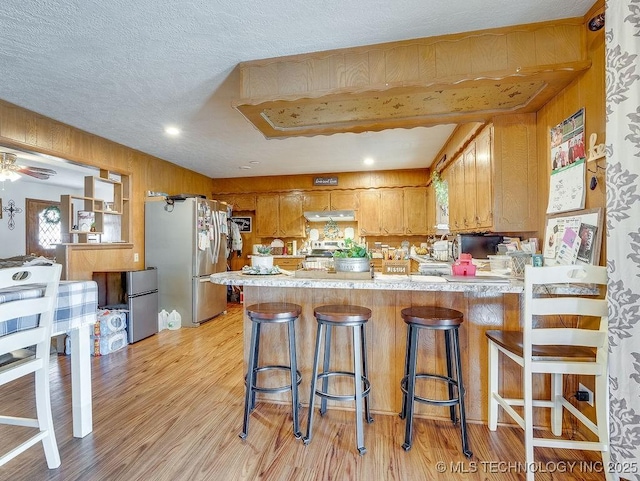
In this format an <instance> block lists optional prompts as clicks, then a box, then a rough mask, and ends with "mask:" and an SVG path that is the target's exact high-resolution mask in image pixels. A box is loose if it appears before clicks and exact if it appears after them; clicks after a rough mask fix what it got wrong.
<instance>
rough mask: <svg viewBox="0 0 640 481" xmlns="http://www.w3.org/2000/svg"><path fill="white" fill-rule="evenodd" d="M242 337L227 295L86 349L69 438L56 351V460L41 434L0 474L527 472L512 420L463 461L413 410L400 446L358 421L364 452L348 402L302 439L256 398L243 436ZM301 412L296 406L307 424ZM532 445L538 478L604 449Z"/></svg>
mask: <svg viewBox="0 0 640 481" xmlns="http://www.w3.org/2000/svg"><path fill="white" fill-rule="evenodd" d="M241 343H242V310H241V306H239V305H233V304H230V305H229V310H228V313H227V314H226V315H223V316H221V317H219V318H217V319H215V320H213V321H211V322H208V323H206V324H203V325H202V326H200V327H199V328H197V329H180V330H178V331H162V332H161V333H159V334H158V335H156V336H152V337H151V338H148V339H145V340H143V341H140V342H138V343H136V344H134V345H131V346H128V347H127V348H126V349H123V350H121V351H118V352H115V353H112V354H110V355H108V356H103V357H97V358H92V363H93V403H94V404H93V420H94V430H93V433H91V434H90V435H88V436H86V437H85V438H83V439H76V438H74V437H72V433H71V400H70V395H71V394H70V377H69V371H70V363H69V359H68V358H67V357H65V356H58V357H57V359H53V362H52V367H51V371H52V377H51V379H52V403H53V409H54V422H55V427H56V436H57V439H58V447H59V449H60V456H61V459H62V466H61V467H60V468H58V469H55V470H48V469H47V465H46V462H45V458H44V453H43V450H42V448H41V446H40V445H37V446H34V447H32V448H31V449H29V450H28V451H27V452H26V453H24V454H22V455H20V456H19V457H18V458H16V459H14V460H13V461H11V462H10V463H8V464H7V465H5V466H3V467H1V468H0V480H11V481H23V480H24V481H40V480H56V481H72V480H82V481H87V480H91V481H93V480H109V481H118V480H122V481H134V480H145V481H146V480H153V481H164V480H166V481H183V480H184V481H186V480H189V481H200V480H203V481H204V480H206V481H209V480H211V481H217V480H225V481H226V480H257V479H260V480H292V481H293V480H295V481H306V480H317V481H326V480H338V481H345V480H356V479H357V480H402V481H413V480H416V481H418V480H457V479H464V480H522V479H524V474H523V473H522V471H521V470H519V469H518V466H517V463H519V462H522V460H523V456H524V454H523V444H522V439H523V436H522V431H521V430H520V429H516V428H511V427H499V428H498V430H497V431H496V432H490V431H489V430H488V429H487V427H486V426H484V425H470V426H469V432H470V444H471V449H472V450H473V453H474V456H473V458H472V459H471V460H467V459H466V458H465V457H464V456H463V455H462V454H461V451H460V433H459V430H458V428H457V427H455V426H453V425H452V424H451V423H450V422H446V421H439V420H426V419H416V421H415V422H414V427H415V437H414V444H413V448H412V449H411V450H410V451H409V452H405V451H404V450H403V449H402V447H401V444H402V441H403V435H404V431H403V429H404V423H403V421H402V420H400V419H399V418H398V417H397V416H389V415H386V416H385V415H380V414H378V415H374V418H375V421H374V423H373V424H370V425H366V424H365V444H366V447H367V453H366V454H365V455H364V456H359V455H358V453H357V451H356V449H355V420H354V415H353V412H349V411H339V410H330V411H329V412H328V413H327V414H326V415H325V416H324V417H322V418H320V416H317V417H316V418H315V419H314V432H313V440H312V442H311V444H310V445H309V446H304V445H303V444H302V442H301V441H300V440H298V439H295V438H294V437H293V435H292V433H291V420H290V416H289V414H288V413H289V407H288V406H284V405H273V404H266V403H258V405H257V407H256V411H254V413H253V414H252V416H251V422H250V432H249V438H248V439H247V440H246V441H242V440H241V439H240V438H239V437H238V433H239V432H240V430H241V427H242V410H243V392H244V384H243V372H242V344H241ZM299 355H301V353H299ZM32 388H33V384H32V382H31V381H16V382H15V383H13V384H10V385H8V386H5V387H3V388H2V390H0V408H2V410H3V411H6V410H9V411H10V414H12V415H31V414H32V413H33V412H34V411H35V408H34V403H33V402H32V401H31V399H32ZM372 388H373V389H375V386H373V387H372ZM25 399H29V401H28V402H25ZM306 413H307V410H306V408H303V409H302V411H301V421H302V429H303V431H305V430H306ZM21 429H24V428H13V427H5V426H2V427H0V450H3V451H6V449H7V447H8V446H9V445H10V444H9V441H11V442H12V443H14V442H15V441H16V440H18V439H20V437H21V436H23V432H22V431H21ZM24 437H25V438H26V436H24ZM536 455H537V461H539V462H540V463H541V467H542V469H544V470H545V471H547V472H545V473H544V474H542V475H538V476H537V477H536V479H537V480H551V479H553V480H556V479H557V480H574V479H575V480H601V479H604V476H603V475H602V474H597V473H596V474H593V473H587V472H586V470H587V469H588V468H589V467H592V468H593V469H597V468H599V464H597V463H598V462H599V461H600V455H599V453H589V452H581V451H552V450H545V449H537V450H536ZM574 462H575V463H577V464H576V465H575V466H573V468H572V469H571V466H572V465H571V464H569V463H574ZM580 462H582V463H587V464H586V465H585V464H582V465H580ZM438 463H444V464H438ZM499 463H503V464H499ZM546 463H549V464H546ZM442 466H444V468H442ZM438 468H440V469H438ZM551 470H556V471H557V472H555V473H549V471H551ZM439 471H443V472H439ZM473 471H475V472H473ZM569 471H572V472H569Z"/></svg>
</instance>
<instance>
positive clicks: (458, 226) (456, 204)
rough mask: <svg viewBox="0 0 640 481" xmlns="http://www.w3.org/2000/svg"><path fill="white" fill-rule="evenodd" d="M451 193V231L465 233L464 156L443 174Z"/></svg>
mask: <svg viewBox="0 0 640 481" xmlns="http://www.w3.org/2000/svg"><path fill="white" fill-rule="evenodd" d="M442 178H443V180H446V181H447V184H448V191H449V230H450V231H452V232H464V229H463V226H464V156H463V155H462V154H460V155H459V156H458V157H456V158H455V159H454V160H453V162H452V163H451V165H449V167H447V168H446V169H445V170H444V172H443V173H442Z"/></svg>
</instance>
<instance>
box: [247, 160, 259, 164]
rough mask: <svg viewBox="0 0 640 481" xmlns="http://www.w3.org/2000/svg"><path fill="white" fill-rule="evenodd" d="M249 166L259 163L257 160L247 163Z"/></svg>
mask: <svg viewBox="0 0 640 481" xmlns="http://www.w3.org/2000/svg"><path fill="white" fill-rule="evenodd" d="M249 163H250V164H259V163H260V161H259V160H252V161H251V162H249Z"/></svg>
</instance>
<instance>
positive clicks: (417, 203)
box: [403, 187, 435, 235]
mask: <svg viewBox="0 0 640 481" xmlns="http://www.w3.org/2000/svg"><path fill="white" fill-rule="evenodd" d="M403 190H404V231H405V234H408V235H426V234H429V233H430V231H429V226H435V203H434V204H433V209H432V212H433V219H430V215H431V213H430V212H429V208H428V202H429V198H430V197H431V196H429V189H428V188H427V187H406V188H405V189H403ZM431 200H433V199H431ZM434 229H435V227H434Z"/></svg>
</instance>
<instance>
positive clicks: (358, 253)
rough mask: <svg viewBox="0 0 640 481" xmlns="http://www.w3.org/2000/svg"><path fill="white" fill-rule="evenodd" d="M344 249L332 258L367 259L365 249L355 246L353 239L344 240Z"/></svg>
mask: <svg viewBox="0 0 640 481" xmlns="http://www.w3.org/2000/svg"><path fill="white" fill-rule="evenodd" d="M344 246H345V248H344V249H342V250H339V251H336V252H334V253H333V257H337V258H347V257H351V258H354V257H369V253H368V252H367V247H366V246H363V245H360V244H357V243H356V242H355V241H354V240H353V239H345V241H344Z"/></svg>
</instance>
